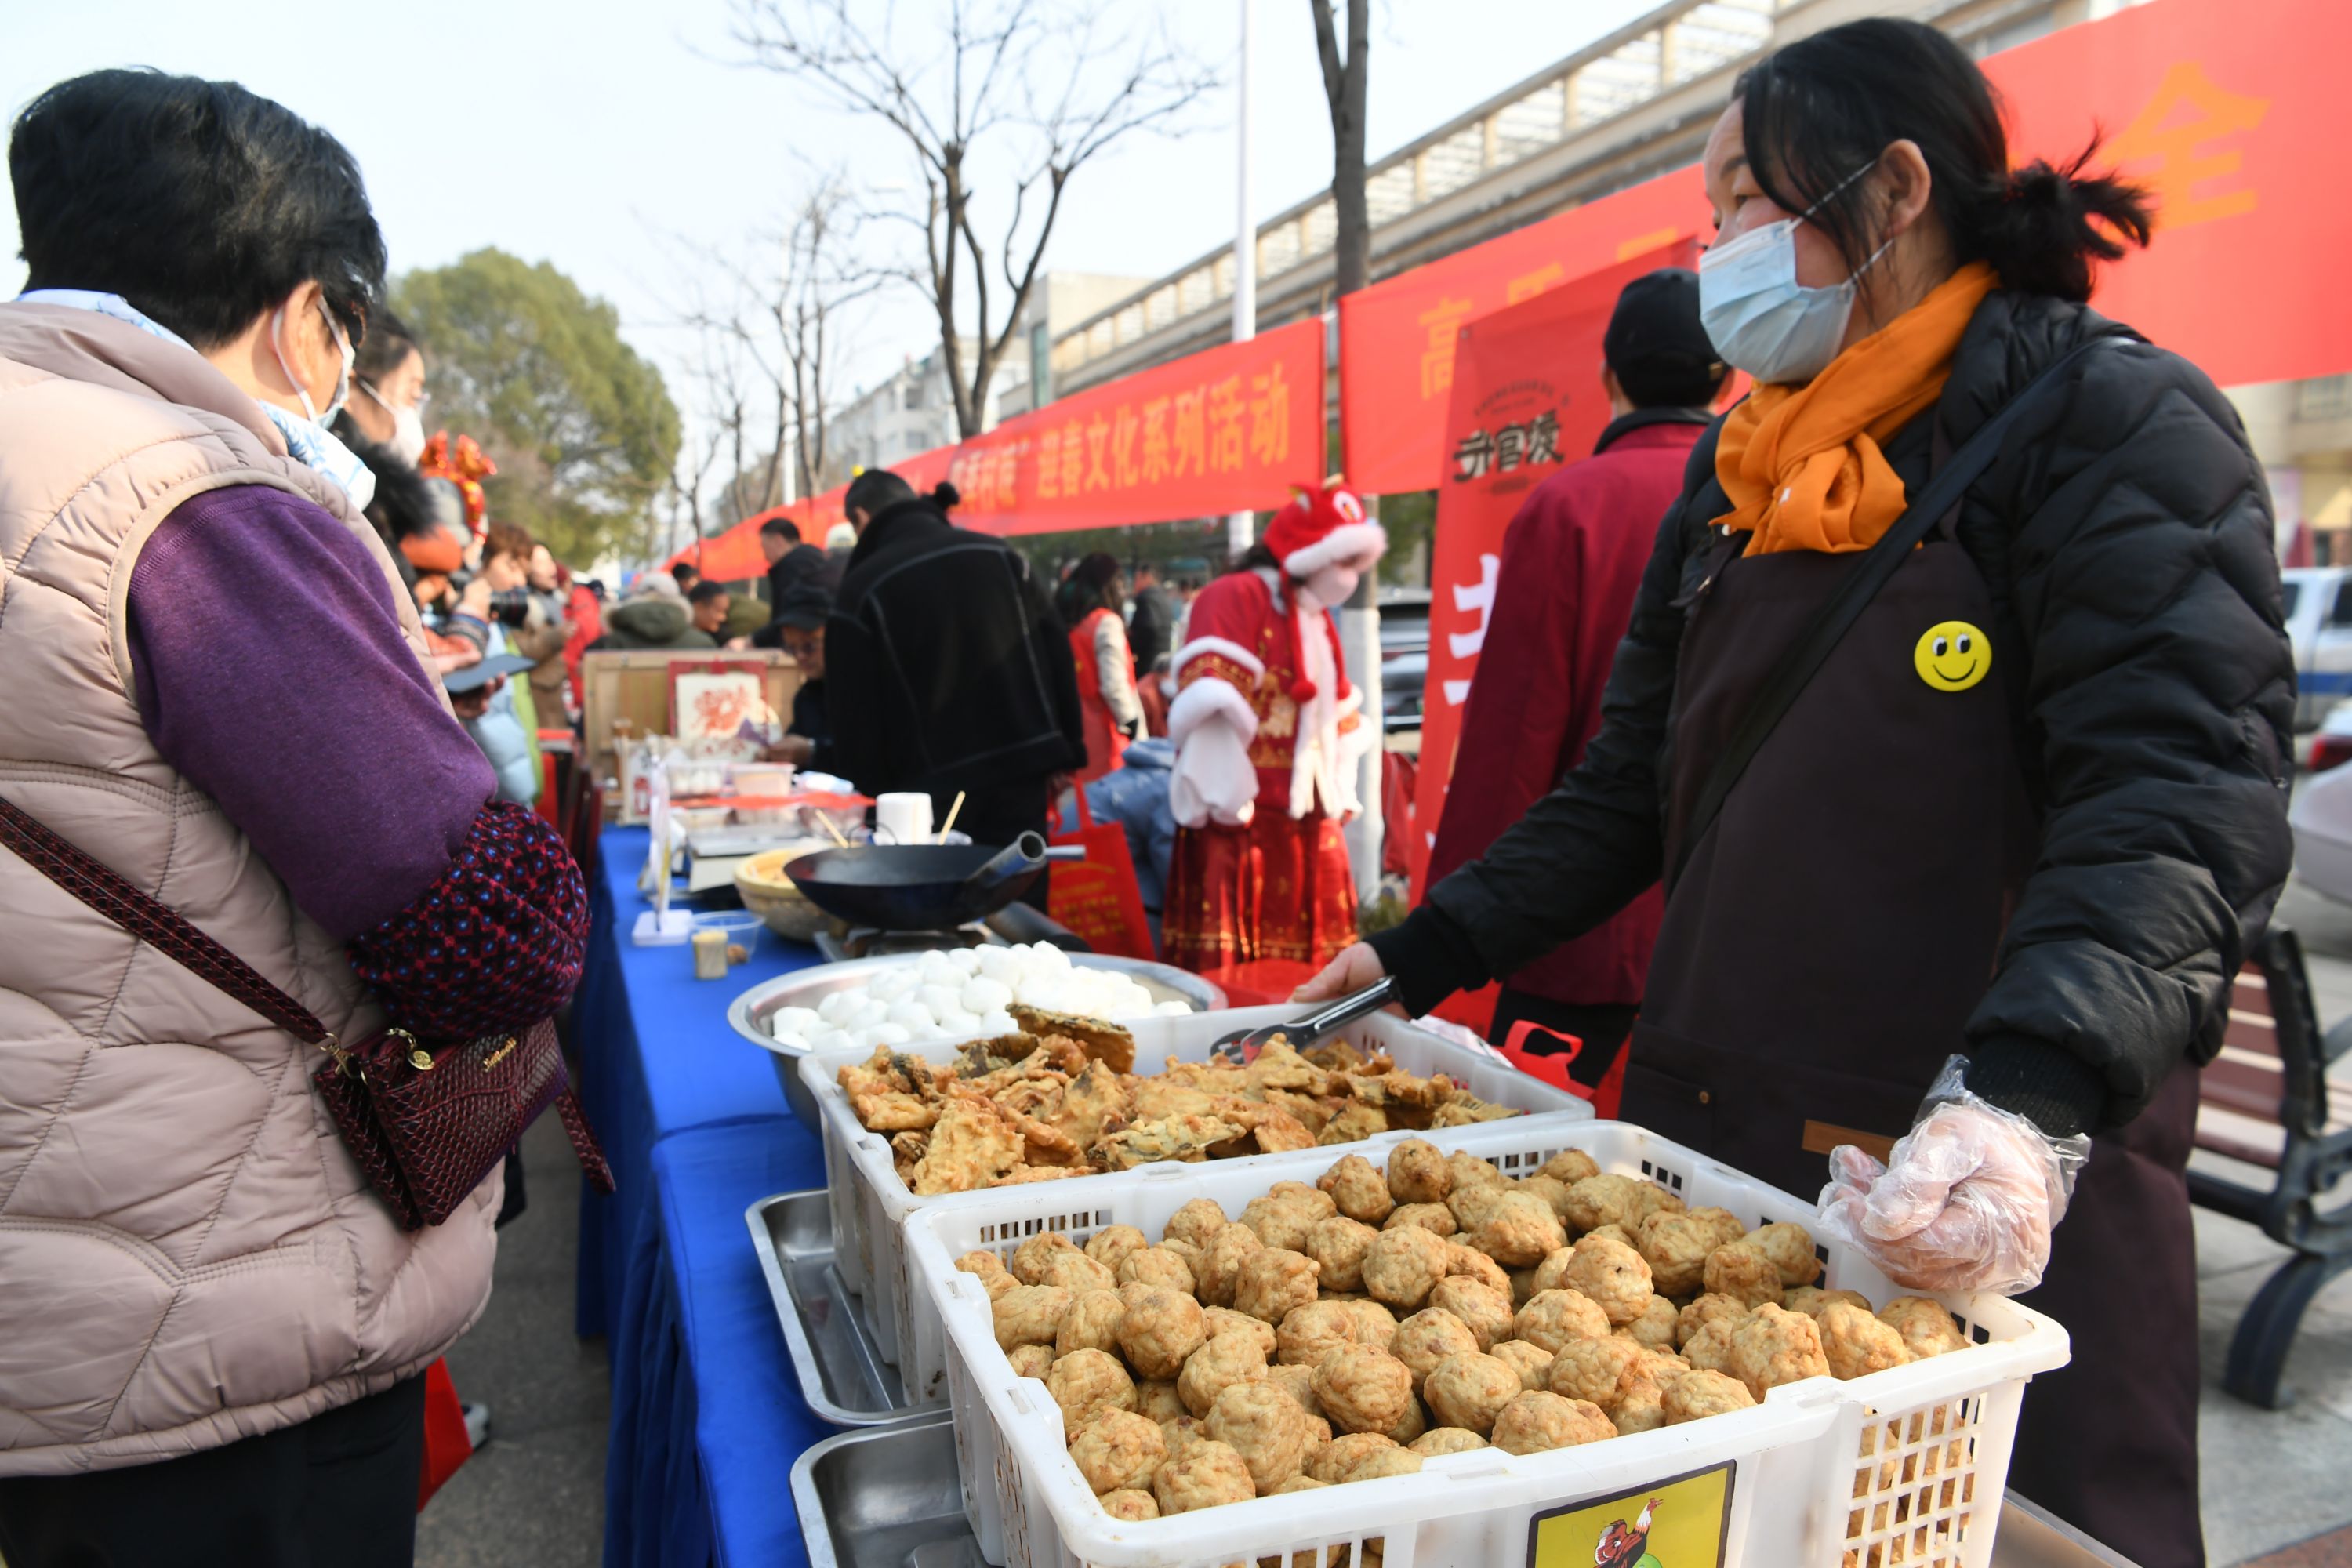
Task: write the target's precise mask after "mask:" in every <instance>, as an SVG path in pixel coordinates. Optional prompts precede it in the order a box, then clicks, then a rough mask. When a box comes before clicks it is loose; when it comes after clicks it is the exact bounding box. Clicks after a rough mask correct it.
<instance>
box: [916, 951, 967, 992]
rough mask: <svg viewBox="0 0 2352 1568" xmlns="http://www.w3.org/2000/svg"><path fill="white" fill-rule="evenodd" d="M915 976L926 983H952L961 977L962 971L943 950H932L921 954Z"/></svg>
mask: <svg viewBox="0 0 2352 1568" xmlns="http://www.w3.org/2000/svg"><path fill="white" fill-rule="evenodd" d="M915 973H916V976H917V977H918V978H919V979H920V980H921V981H923V982H924V983H926V984H932V985H952V984H956V983H957V982H959V981H961V979H962V978H963V972H962V971H961V970H960V969H958V968H957V967H956V966H955V963H954V961H953V960H951V959H950V958H949V957H948V955H947V954H946V953H944V952H938V951H933V952H927V953H925V954H923V956H922V961H921V962H920V963H919V964H918V965H917V966H916V970H915Z"/></svg>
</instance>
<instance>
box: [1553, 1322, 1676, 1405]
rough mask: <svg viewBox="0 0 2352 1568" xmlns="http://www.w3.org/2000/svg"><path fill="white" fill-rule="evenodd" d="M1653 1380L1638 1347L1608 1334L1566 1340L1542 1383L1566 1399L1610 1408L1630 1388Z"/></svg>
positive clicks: (1652, 1385) (1628, 1395)
mask: <svg viewBox="0 0 2352 1568" xmlns="http://www.w3.org/2000/svg"><path fill="white" fill-rule="evenodd" d="M1655 1382H1656V1380H1655V1379H1654V1378H1653V1377H1652V1376H1651V1375H1650V1363H1649V1361H1648V1359H1647V1357H1646V1356H1645V1355H1644V1354H1643V1350H1642V1347H1641V1346H1640V1345H1638V1344H1635V1343H1634V1342H1633V1341H1632V1340H1629V1339H1622V1338H1620V1337H1619V1336H1617V1335H1614V1334H1612V1335H1611V1336H1609V1337H1608V1338H1607V1339H1601V1340H1570V1342H1568V1343H1567V1344H1566V1345H1564V1346H1562V1347H1561V1349H1560V1352H1559V1355H1557V1356H1555V1357H1554V1358H1553V1359H1552V1363H1551V1370H1550V1372H1549V1373H1548V1374H1547V1375H1546V1376H1545V1379H1544V1386H1545V1387H1547V1388H1549V1389H1550V1390H1551V1392H1552V1393H1554V1394H1559V1395H1560V1396H1561V1397H1562V1398H1566V1399H1581V1400H1584V1401H1586V1402H1587V1403H1589V1404H1592V1405H1599V1406H1601V1409H1603V1410H1614V1409H1616V1408H1617V1406H1618V1405H1622V1404H1623V1403H1624V1402H1625V1400H1626V1399H1627V1398H1628V1397H1630V1396H1631V1395H1632V1394H1633V1393H1634V1391H1635V1390H1636V1389H1637V1388H1639V1387H1641V1386H1643V1385H1645V1384H1646V1385H1650V1386H1651V1387H1653V1388H1654V1386H1655Z"/></svg>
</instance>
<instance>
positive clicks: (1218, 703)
mask: <svg viewBox="0 0 2352 1568" xmlns="http://www.w3.org/2000/svg"><path fill="white" fill-rule="evenodd" d="M1214 719H1223V720H1225V721H1229V722H1230V723H1232V725H1233V726H1234V728H1235V729H1237V730H1239V731H1241V732H1242V738H1243V739H1244V740H1247V739H1249V738H1250V737H1251V736H1253V735H1255V734H1256V733H1257V711H1256V710H1255V709H1253V708H1252V707H1251V706H1250V705H1249V699H1248V698H1246V697H1244V696H1243V695H1242V694H1241V693H1240V692H1239V691H1237V690H1235V689H1234V683H1233V682H1232V681H1230V680H1219V679H1217V678H1216V677H1215V676H1213V675H1210V676H1203V677H1202V678H1201V679H1198V680H1196V681H1194V682H1192V685H1190V686H1188V687H1186V688H1185V689H1183V690H1181V691H1180V692H1178V693H1177V694H1176V700H1175V701H1173V702H1171V703H1170V704H1169V705H1168V739H1169V740H1170V741H1171V742H1173V743H1174V744H1175V745H1176V747H1177V748H1178V749H1179V750H1181V749H1182V747H1183V745H1184V742H1185V740H1186V738H1187V737H1189V736H1190V735H1191V734H1192V731H1195V730H1197V729H1199V728H1200V727H1201V726H1202V725H1203V724H1206V723H1208V722H1209V721H1212V720H1214Z"/></svg>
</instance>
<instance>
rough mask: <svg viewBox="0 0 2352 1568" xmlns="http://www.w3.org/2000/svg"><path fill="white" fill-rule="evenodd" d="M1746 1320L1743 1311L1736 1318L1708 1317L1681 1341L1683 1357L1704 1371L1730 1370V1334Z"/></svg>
mask: <svg viewBox="0 0 2352 1568" xmlns="http://www.w3.org/2000/svg"><path fill="white" fill-rule="evenodd" d="M1746 1321H1748V1315H1747V1314H1745V1313H1743V1314H1742V1315H1740V1316H1739V1317H1737V1318H1710V1319H1708V1320H1707V1321H1706V1322H1704V1323H1702V1324H1700V1325H1699V1327H1698V1331H1697V1332H1696V1333H1694V1334H1692V1335H1691V1337H1690V1338H1689V1339H1687V1340H1685V1341H1684V1342H1683V1359H1684V1360H1685V1361H1686V1362H1688V1363H1691V1365H1692V1366H1694V1367H1696V1368H1698V1369H1699V1370H1701V1371H1704V1372H1728V1371H1730V1370H1731V1336H1732V1334H1733V1332H1734V1331H1736V1330H1738V1327H1739V1326H1740V1325H1741V1324H1742V1323H1745V1322H1746Z"/></svg>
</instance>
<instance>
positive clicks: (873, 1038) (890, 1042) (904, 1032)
mask: <svg viewBox="0 0 2352 1568" xmlns="http://www.w3.org/2000/svg"><path fill="white" fill-rule="evenodd" d="M858 1036H859V1044H861V1045H867V1046H903V1045H905V1044H906V1043H907V1042H908V1040H911V1039H913V1038H914V1037H915V1033H914V1031H913V1030H912V1029H909V1028H908V1027H906V1026H904V1025H900V1024H876V1025H875V1026H872V1027H871V1028H866V1029H861V1030H859V1031H858Z"/></svg>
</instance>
